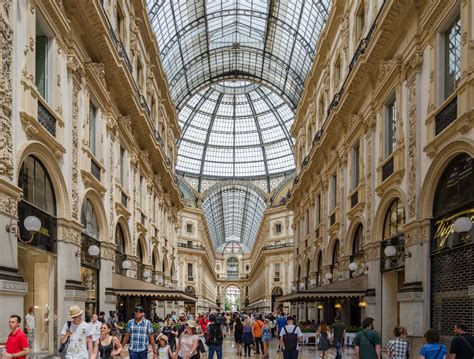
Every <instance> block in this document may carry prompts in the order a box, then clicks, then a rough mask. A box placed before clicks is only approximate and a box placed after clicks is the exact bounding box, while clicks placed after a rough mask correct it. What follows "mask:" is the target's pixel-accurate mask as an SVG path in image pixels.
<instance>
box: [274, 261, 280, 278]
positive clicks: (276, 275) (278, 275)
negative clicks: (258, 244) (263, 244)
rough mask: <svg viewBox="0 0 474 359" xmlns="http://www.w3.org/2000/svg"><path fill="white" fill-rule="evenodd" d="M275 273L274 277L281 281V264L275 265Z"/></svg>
mask: <svg viewBox="0 0 474 359" xmlns="http://www.w3.org/2000/svg"><path fill="white" fill-rule="evenodd" d="M274 271H275V276H274V278H275V281H278V280H280V263H275V268H274Z"/></svg>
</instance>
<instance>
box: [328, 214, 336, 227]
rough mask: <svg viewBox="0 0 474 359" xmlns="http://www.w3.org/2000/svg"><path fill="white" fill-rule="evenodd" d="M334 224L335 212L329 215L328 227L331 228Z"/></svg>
mask: <svg viewBox="0 0 474 359" xmlns="http://www.w3.org/2000/svg"><path fill="white" fill-rule="evenodd" d="M334 223H336V213H335V212H334V213H333V214H331V216H330V217H329V225H330V226H332V225H333V224H334Z"/></svg>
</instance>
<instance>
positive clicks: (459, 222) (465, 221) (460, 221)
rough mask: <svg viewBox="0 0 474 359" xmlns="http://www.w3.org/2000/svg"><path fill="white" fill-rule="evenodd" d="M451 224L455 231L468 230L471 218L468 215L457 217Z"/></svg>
mask: <svg viewBox="0 0 474 359" xmlns="http://www.w3.org/2000/svg"><path fill="white" fill-rule="evenodd" d="M453 226H454V231H455V232H456V233H464V232H469V231H470V230H471V228H472V220H471V218H469V217H458V218H456V220H455V221H454V223H453Z"/></svg>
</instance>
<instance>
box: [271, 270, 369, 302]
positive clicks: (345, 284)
mask: <svg viewBox="0 0 474 359" xmlns="http://www.w3.org/2000/svg"><path fill="white" fill-rule="evenodd" d="M366 292H367V276H366V275H363V276H359V277H355V278H351V279H347V280H343V281H340V282H336V283H331V284H328V285H325V286H322V287H318V288H315V289H309V290H300V291H297V292H294V293H290V294H286V295H283V296H281V297H278V298H277V302H313V301H318V300H323V299H328V298H350V297H363V296H364V295H365V294H366Z"/></svg>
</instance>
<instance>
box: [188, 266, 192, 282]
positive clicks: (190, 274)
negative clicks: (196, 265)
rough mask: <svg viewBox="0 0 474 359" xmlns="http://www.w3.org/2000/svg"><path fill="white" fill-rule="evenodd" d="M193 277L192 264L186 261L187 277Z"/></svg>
mask: <svg viewBox="0 0 474 359" xmlns="http://www.w3.org/2000/svg"><path fill="white" fill-rule="evenodd" d="M189 278H193V264H192V263H188V279H189Z"/></svg>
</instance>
